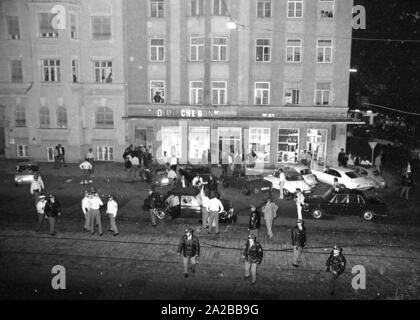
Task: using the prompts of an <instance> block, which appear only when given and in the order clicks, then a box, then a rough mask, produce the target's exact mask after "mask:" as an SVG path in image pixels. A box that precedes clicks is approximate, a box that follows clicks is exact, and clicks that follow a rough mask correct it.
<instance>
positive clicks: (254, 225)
mask: <svg viewBox="0 0 420 320" xmlns="http://www.w3.org/2000/svg"><path fill="white" fill-rule="evenodd" d="M260 225H261V214H260V213H259V212H258V211H257V208H256V207H255V206H254V205H251V216H250V217H249V224H248V231H249V234H250V235H252V236H255V239H258V233H259V230H260Z"/></svg>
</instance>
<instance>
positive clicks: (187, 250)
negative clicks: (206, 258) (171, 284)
mask: <svg viewBox="0 0 420 320" xmlns="http://www.w3.org/2000/svg"><path fill="white" fill-rule="evenodd" d="M193 233H194V230H193V229H191V228H187V229H186V230H185V235H183V236H182V238H181V241H180V242H179V246H178V251H177V252H178V255H179V256H180V255H181V253H182V254H183V258H182V259H183V263H184V276H185V278H188V273H189V270H190V269H191V271H192V273H195V265H196V264H197V262H198V259H199V257H200V241H199V240H198V238H197V237H196V236H195V235H194V234H193Z"/></svg>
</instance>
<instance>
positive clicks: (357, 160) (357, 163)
mask: <svg viewBox="0 0 420 320" xmlns="http://www.w3.org/2000/svg"><path fill="white" fill-rule="evenodd" d="M354 165H355V166H360V156H359V155H356V156H355V157H354Z"/></svg>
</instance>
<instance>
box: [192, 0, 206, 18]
mask: <svg viewBox="0 0 420 320" xmlns="http://www.w3.org/2000/svg"><path fill="white" fill-rule="evenodd" d="M202 14H203V0H190V16H192V17H197V16H200V15H202Z"/></svg>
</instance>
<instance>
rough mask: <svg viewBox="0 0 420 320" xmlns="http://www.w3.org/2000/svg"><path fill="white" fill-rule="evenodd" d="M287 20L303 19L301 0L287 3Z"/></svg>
mask: <svg viewBox="0 0 420 320" xmlns="http://www.w3.org/2000/svg"><path fill="white" fill-rule="evenodd" d="M287 17H288V18H302V17H303V0H289V1H288V3H287Z"/></svg>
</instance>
